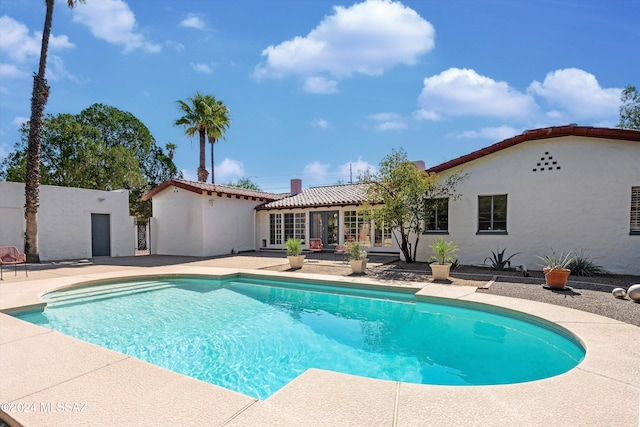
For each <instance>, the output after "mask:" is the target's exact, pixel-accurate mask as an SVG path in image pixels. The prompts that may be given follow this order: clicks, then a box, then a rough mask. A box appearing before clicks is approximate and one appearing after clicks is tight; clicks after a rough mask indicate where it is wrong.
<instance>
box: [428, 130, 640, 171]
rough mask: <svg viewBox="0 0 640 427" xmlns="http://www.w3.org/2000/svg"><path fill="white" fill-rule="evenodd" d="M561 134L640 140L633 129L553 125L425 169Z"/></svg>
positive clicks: (445, 166)
mask: <svg viewBox="0 0 640 427" xmlns="http://www.w3.org/2000/svg"><path fill="white" fill-rule="evenodd" d="M563 136H584V137H589V138H604V139H621V140H626V141H639V142H640V131H638V130H633V129H621V128H613V129H612V128H598V127H592V126H577V125H566V126H553V127H548V128H541V129H532V130H527V131H524V132H522V133H521V134H520V135H516V136H514V137H512V138H509V139H505V140H504V141H500V142H498V143H495V144H493V145H490V146H488V147H485V148H482V149H480V150H477V151H474V152H472V153H469V154H466V155H464V156H461V157H458V158H456V159H453V160H449V161H448V162H445V163H441V164H439V165H436V166H432V167H430V168H428V169H427V172H436V173H438V172H442V171H444V170H447V169H451V168H454V167H456V166H460V165H462V164H464V163H467V162H470V161H472V160H476V159H479V158H480V157H484V156H487V155H489V154H492V153H495V152H497V151H500V150H504V149H505V148H509V147H513V146H514V145H517V144H520V143H522V142H525V141H533V140H538V139H547V138H559V137H563Z"/></svg>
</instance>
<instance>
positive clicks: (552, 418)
mask: <svg viewBox="0 0 640 427" xmlns="http://www.w3.org/2000/svg"><path fill="white" fill-rule="evenodd" d="M285 262H286V260H284V259H283V258H282V257H281V256H278V257H276V256H274V257H269V256H256V257H253V256H239V257H230V258H218V259H207V260H202V259H196V258H186V257H135V258H134V257H128V258H127V259H118V258H114V259H112V261H109V262H107V263H105V264H101V265H96V264H93V263H91V262H76V263H59V264H52V265H49V266H33V267H30V269H29V277H28V278H26V277H24V271H18V276H17V277H15V276H14V274H13V271H9V270H8V271H6V272H5V273H6V274H5V280H4V281H2V282H0V311H4V312H8V311H9V312H10V311H13V310H15V309H17V308H20V307H36V306H38V305H39V304H41V303H42V300H41V299H40V295H42V294H43V293H45V292H48V291H51V290H53V289H58V288H62V287H67V286H73V285H76V284H80V283H85V282H89V281H100V280H105V279H111V278H124V277H139V276H145V275H166V274H205V275H226V274H236V273H238V272H245V273H257V274H260V275H272V276H279V277H280V276H285V277H291V275H290V274H287V272H285V273H277V272H272V271H265V270H257V269H260V268H266V267H269V266H273V265H281V264H283V263H285ZM322 262H333V261H322ZM295 277H296V278H310V279H318V280H330V281H332V282H343V283H350V284H355V285H367V284H372V282H373V281H372V280H370V279H368V278H366V277H333V276H332V277H327V276H326V275H311V274H304V273H296V276H295ZM377 283H382V284H384V283H383V282H377ZM406 285H407V286H409V287H415V288H416V289H418V288H422V290H420V294H421V295H427V296H434V297H443V298H452V299H459V300H463V301H468V302H478V303H486V304H492V305H495V306H499V307H504V308H507V309H512V310H517V311H522V312H525V313H528V314H531V315H534V316H538V317H540V318H543V319H546V320H549V321H552V322H555V323H557V324H559V325H561V326H563V327H564V328H566V329H568V330H569V331H571V332H572V333H573V334H575V335H576V336H577V337H579V338H580V340H582V342H583V344H584V346H585V348H586V349H587V354H586V357H585V359H584V361H583V362H582V363H581V364H580V365H578V366H577V367H576V368H575V369H573V370H571V371H569V372H567V373H565V374H562V375H558V376H556V377H552V378H548V379H544V380H539V381H533V382H529V383H523V384H512V385H500V386H473V387H453V386H431V385H420V384H407V383H399V382H393V381H383V380H374V379H369V378H362V377H356V376H351V375H346V374H340V373H335V372H329V371H322V370H318V369H310V370H308V371H306V372H305V373H303V374H302V375H300V376H299V377H298V378H297V379H295V380H294V381H292V382H290V383H289V384H288V385H286V386H285V387H284V388H282V389H281V390H280V391H278V392H276V393H275V394H273V395H272V396H271V397H269V398H268V399H266V400H262V401H260V400H256V399H253V398H251V397H248V396H244V395H242V394H239V393H236V392H233V391H229V390H226V389H223V388H220V387H217V386H215V385H211V384H208V383H204V382H201V381H198V380H195V379H192V378H189V377H185V376H183V375H180V374H176V373H173V372H171V371H168V370H165V369H163V368H160V367H157V366H154V365H151V364H148V363H145V362H142V361H140V360H138V359H135V358H132V357H129V356H127V355H124V354H121V353H117V352H114V351H111V350H107V349H104V348H101V347H98V346H95V345H93V344H89V343H86V342H83V341H80V340H77V339H75V338H71V337H68V336H65V335H63V334H60V333H58V332H55V331H51V330H49V329H46V328H42V327H40V326H36V325H33V324H30V323H27V322H23V321H21V320H18V319H16V318H13V317H11V316H9V315H7V314H0V404H1V407H0V409H1V410H2V412H0V418H1V419H2V420H4V421H5V422H7V423H9V425H24V426H41V425H56V426H57V425H64V426H85V425H96V426H98V425H136V426H145V425H149V426H165V425H166V426H191V425H193V426H200V425H207V426H223V425H225V426H298V425H305V426H338V425H341V426H342V425H349V426H382V425H387V426H421V425H430V426H434V425H435V426H438V425H447V426H450V425H483V426H493V425H495V426H498V425H499V426H505V425H518V426H523V425H527V426H529V425H531V426H537V425H539V426H549V425H553V426H564V425H566V426H591V425H592V426H604V425H607V426H633V427H636V426H638V425H639V422H640V419H639V417H640V367H639V366H640V328H638V327H637V326H633V325H630V324H627V323H623V322H619V321H617V320H613V319H610V318H606V317H602V316H598V315H594V314H591V313H586V312H582V311H577V310H572V309H568V308H564V307H560V306H555V305H549V304H543V303H537V302H533V301H526V300H520V299H514V298H506V297H500V296H496V295H490V294H480V293H476V292H475V288H473V287H469V286H452V285H438V284H433V283H417V282H413V283H407V284H406ZM469 357H473V355H469Z"/></svg>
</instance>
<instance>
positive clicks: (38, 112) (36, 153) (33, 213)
mask: <svg viewBox="0 0 640 427" xmlns="http://www.w3.org/2000/svg"><path fill="white" fill-rule="evenodd" d="M79 1H81V2H84V0H79ZM45 3H46V8H47V9H46V13H45V18H44V29H43V31H42V43H41V46H40V62H39V64H38V73H37V74H36V73H34V75H33V91H32V94H31V120H30V122H31V124H32V126H30V127H29V139H28V152H27V159H26V164H27V167H26V172H25V179H24V183H25V186H24V201H25V202H24V215H25V220H26V233H25V235H26V238H25V242H24V251H25V254H26V255H27V261H28V262H40V251H39V249H38V207H39V205H40V173H39V171H40V144H41V142H42V121H43V119H44V107H45V105H47V100H48V99H49V85H48V84H47V79H46V78H45V72H46V69H47V53H48V50H49V36H50V35H51V25H52V22H53V7H54V6H55V0H45ZM75 5H76V0H67V6H68V7H69V8H73V7H75Z"/></svg>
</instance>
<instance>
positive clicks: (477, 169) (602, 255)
mask: <svg viewBox="0 0 640 427" xmlns="http://www.w3.org/2000/svg"><path fill="white" fill-rule="evenodd" d="M547 152H548V153H549V154H548V155H546V154H545V153H547ZM549 156H552V157H553V161H556V162H557V165H556V166H560V167H561V169H560V170H557V169H553V170H552V171H548V170H545V171H540V170H538V171H537V172H533V170H532V169H533V168H538V169H539V167H538V166H537V163H539V162H541V158H543V157H545V158H548V157H549ZM639 165H640V144H638V143H637V142H630V141H617V140H604V139H599V138H584V137H576V136H572V137H562V138H553V139H546V140H538V141H528V142H525V143H521V144H518V145H516V146H514V147H511V148H507V149H504V150H502V151H499V152H497V153H494V154H491V155H488V156H485V157H483V158H481V159H478V160H474V161H472V162H469V163H466V164H464V165H463V166H462V169H463V170H464V172H467V173H469V176H468V178H467V179H466V180H465V181H464V182H463V183H461V184H460V185H459V186H458V193H460V194H462V197H461V198H460V199H459V200H457V201H451V202H450V204H449V234H448V235H446V236H443V237H444V238H445V239H446V240H453V241H455V242H457V244H458V246H459V248H460V250H459V252H458V257H459V261H460V263H462V264H481V263H483V261H484V259H485V258H486V257H488V256H491V251H496V250H497V249H498V248H499V249H500V250H502V249H504V248H506V249H507V250H506V252H505V255H511V254H513V253H515V252H521V254H519V255H517V256H515V257H514V258H513V259H512V261H513V263H514V264H516V265H526V266H527V268H529V269H530V270H540V269H541V268H540V265H539V264H540V262H541V261H540V259H539V258H537V256H538V255H541V254H543V253H544V252H548V251H549V250H550V248H553V249H555V250H556V252H560V251H565V252H566V251H572V252H575V251H576V250H577V251H580V250H584V252H585V254H586V255H587V256H589V257H590V258H592V259H593V260H594V261H596V262H597V263H598V264H600V265H602V266H603V267H605V268H607V269H608V270H610V271H611V272H614V273H620V274H623V273H626V274H640V236H638V235H630V233H629V231H630V207H631V187H633V186H640V166H639ZM543 166H544V165H543ZM545 169H546V168H545ZM441 175H442V176H445V175H446V173H442V174H441ZM499 194H507V232H508V234H506V235H483V234H478V233H477V228H478V219H477V217H478V196H479V195H499ZM437 237H438V236H436V235H423V236H421V240H420V245H419V249H418V257H417V258H418V260H419V261H424V260H426V259H427V258H428V257H429V255H430V249H429V248H428V245H429V244H430V243H431V242H432V241H433V240H434V239H435V238H437Z"/></svg>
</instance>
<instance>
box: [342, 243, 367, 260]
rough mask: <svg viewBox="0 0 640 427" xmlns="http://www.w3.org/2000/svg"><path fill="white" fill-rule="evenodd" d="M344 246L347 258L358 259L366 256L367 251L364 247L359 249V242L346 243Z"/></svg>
mask: <svg viewBox="0 0 640 427" xmlns="http://www.w3.org/2000/svg"><path fill="white" fill-rule="evenodd" d="M346 247H347V252H346V255H347V258H348V259H349V260H360V259H365V258H367V251H365V250H364V249H360V243H358V242H354V243H349V244H347V245H346Z"/></svg>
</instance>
